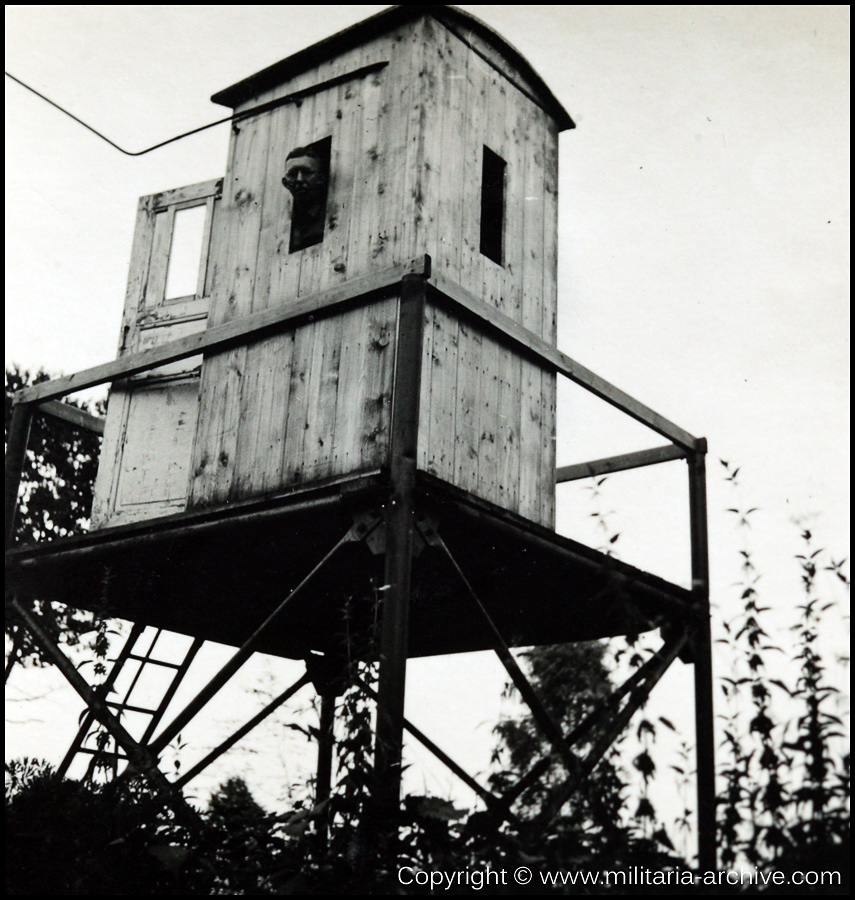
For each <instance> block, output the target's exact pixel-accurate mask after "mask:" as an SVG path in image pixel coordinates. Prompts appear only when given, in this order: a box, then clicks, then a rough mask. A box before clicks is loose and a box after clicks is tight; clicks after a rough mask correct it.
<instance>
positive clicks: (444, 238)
mask: <svg viewBox="0 0 855 900" xmlns="http://www.w3.org/2000/svg"><path fill="white" fill-rule="evenodd" d="M467 62H468V58H467V54H466V53H465V52H464V51H463V49H462V48H461V45H460V43H459V42H458V41H457V40H456V39H455V38H453V37H452V36H451V34H450V33H449V32H448V30H447V29H445V28H443V29H441V31H440V34H439V58H438V61H437V63H436V65H437V67H438V70H439V74H438V76H437V78H438V81H439V87H440V91H441V106H440V108H441V109H442V110H443V115H442V117H441V121H437V122H433V123H431V122H429V123H428V125H429V127H434V128H436V129H437V130H438V131H439V132H440V134H441V144H440V151H441V157H440V166H439V183H438V185H436V187H437V188H438V191H439V195H438V199H437V201H436V209H437V221H438V234H437V240H436V243H435V244H434V245H433V246H431V247H429V251H432V256H433V263H432V264H433V265H436V266H439V267H440V268H441V270H442V271H444V273H445V274H447V275H448V276H449V277H451V278H453V279H454V280H455V281H459V280H460V271H459V270H460V258H461V240H462V235H461V221H462V214H463V204H464V202H465V198H464V191H463V188H462V186H463V184H464V166H465V163H464V154H462V153H461V150H460V135H462V134H465V133H466V97H467V80H466V68H467ZM434 247H437V248H438V251H434V249H433V248H434ZM428 310H430V313H431V318H432V326H431V328H430V333H431V339H430V363H429V365H428V366H426V367H425V368H424V369H423V372H422V379H423V384H425V385H427V387H428V390H429V398H428V400H427V402H426V403H424V404H423V405H422V415H421V423H422V424H421V427H422V431H423V434H424V439H423V440H422V441H421V442H420V454H421V456H422V459H423V460H424V462H423V465H424V466H425V468H426V469H427V470H428V471H429V472H431V473H433V474H435V475H437V476H439V477H440V478H444V479H446V480H448V481H451V482H454V481H455V480H456V468H455V461H454V460H455V445H456V414H457V405H458V404H457V370H458V340H459V329H458V323H457V318H456V317H455V316H453V315H450V314H449V313H448V312H447V311H446V310H444V309H442V308H440V307H438V306H434V305H432V304H429V305H428Z"/></svg>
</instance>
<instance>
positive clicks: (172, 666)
mask: <svg viewBox="0 0 855 900" xmlns="http://www.w3.org/2000/svg"><path fill="white" fill-rule="evenodd" d="M128 659H136V660H138V661H139V662H142V663H145V664H146V665H150V666H163V667H164V668H165V669H180V668H181V666H182V665H183V663H173V662H167V661H166V660H165V659H150V658H149V657H148V656H140V655H139V654H138V653H129V654H128Z"/></svg>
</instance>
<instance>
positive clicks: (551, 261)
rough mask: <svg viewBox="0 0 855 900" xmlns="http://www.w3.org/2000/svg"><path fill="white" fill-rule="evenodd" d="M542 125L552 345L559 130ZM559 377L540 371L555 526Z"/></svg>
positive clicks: (545, 480)
mask: <svg viewBox="0 0 855 900" xmlns="http://www.w3.org/2000/svg"><path fill="white" fill-rule="evenodd" d="M541 120H542V126H541V127H542V129H543V190H544V193H543V201H544V206H543V253H544V260H543V301H542V312H543V332H542V336H543V339H544V340H545V341H548V342H549V343H550V344H552V345H553V346H554V345H555V342H556V338H557V311H558V296H557V289H558V285H557V277H558V134H557V132H556V130H555V123H554V122H553V121H552V120H551V119H550V118H549V117H548V116H546V115H544V114H542V113H541ZM556 382H557V378H556V375H555V373H553V372H542V373H541V390H542V405H543V431H542V435H543V454H542V457H541V478H542V484H541V492H540V493H541V497H542V500H543V505H542V508H541V522H542V523H543V524H544V525H546V526H547V527H549V528H554V527H555V480H554V472H555V466H556V457H557V447H556V437H557V390H556Z"/></svg>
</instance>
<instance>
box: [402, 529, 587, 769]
mask: <svg viewBox="0 0 855 900" xmlns="http://www.w3.org/2000/svg"><path fill="white" fill-rule="evenodd" d="M419 529H420V531H421V532H422V536H423V537H424V540H425V542H426V543H428V544H431V545H433V546H435V547H439V548H440V549H441V550H442V551H443V552H444V553H445V555H446V556H447V557H448V560H449V562H450V563H451V565H452V567H453V568H454V571H455V572H457V574H458V576H459V577H460V580H461V581H462V582H463V584H464V586H465V587H466V591H467V593H468V594H469V596H470V598H471V599H472V601H473V602H474V603H475V605H476V607H477V608H478V610H479V612H480V613H481V615H482V617H483V618H484V621H485V622H486V623H487V627H488V629H489V631H490V633H491V634H492V637H493V649H494V650H495V652H496V655H497V656H498V657H499V660H500V661H501V663H502V665H503V666H504V667H505V671H506V672H507V673H508V675H509V676H510V679H511V681H512V682H513V684H514V687H515V688H516V689H517V690H518V691H519V692H520V696H521V697H522V698H523V700H524V701H525V702H526V704H527V705H528V707H529V709H530V710H531V713H532V715H533V716H534V720H535V722H537V724H538V725H539V726H540V728H541V730H542V731H543V733H544V735H545V736H546V738H547V739H548V740H549V742H550V743H551V744H552V746H553V748H554V749H555V752H556V753H557V754H558V755H559V756H560V757H561V759H562V760H563V761H564V764H565V765H566V766H567V769H568V770H569V771H570V772H575V771H576V770H577V769H578V767H579V760H578V758H577V757H576V754H575V753H574V752H573V750H572V748H571V747H570V745H569V744H568V743H567V741H566V740H565V739H564V734H563V733H562V731H561V726H560V725H559V724H558V722H556V720H555V719H554V717H553V716H552V714H551V713H550V712H549V710H548V709H547V708H546V706H545V705H544V703H543V701H542V700H541V699H540V697H539V696H538V694H537V691H535V689H534V687H533V686H532V684H531V682H530V681H529V680H528V678H526V677H525V674H524V673H523V671H522V669H521V668H520V667H519V663H517V661H516V660H515V659H514V657H513V654H512V653H511V651H510V648H509V647H508V645H507V644H506V643H505V639H504V638H503V637H502V634H501V632H500V631H499V629H498V628H497V627H496V624H495V622H494V621H493V620H492V618H491V617H490V614H489V613H488V612H487V609H486V607H485V606H484V604H483V603H482V602H481V599H480V598H479V597H478V595H477V594H476V593H475V589H474V588H473V587H472V585H471V584H470V582H469V579H468V578H467V577H466V575H465V574H464V572H463V570H462V569H461V568H460V566H459V565H458V563H457V560H456V559H455V558H454V556H453V555H452V553H451V551H450V550H449V549H448V545H447V544H446V543H445V541H444V540H443V539H442V536H441V535H440V534H439V533H438V532H437V531H436V529H435V528H433V526H431V525H429V524H428V523H426V522H424V521H421V522H419Z"/></svg>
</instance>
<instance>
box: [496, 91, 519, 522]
mask: <svg viewBox="0 0 855 900" xmlns="http://www.w3.org/2000/svg"><path fill="white" fill-rule="evenodd" d="M515 100H516V98H515V92H514V91H509V90H507V89H506V92H505V110H504V112H505V116H504V132H503V149H504V152H505V154H506V155H504V157H503V158H504V159H505V160H506V161H507V164H508V173H507V197H506V215H507V226H506V229H507V230H506V238H507V239H506V242H505V260H504V261H505V270H504V271H505V279H504V289H503V295H502V301H503V307H502V309H503V311H504V313H505V314H506V315H508V316H510V318H512V319H513V320H514V321H515V322H519V321H520V318H521V316H522V305H521V297H522V286H521V284H520V276H519V273H520V272H521V271H522V259H523V252H524V251H523V210H524V201H521V198H520V191H519V189H518V185H519V182H520V177H521V173H522V171H523V162H522V156H523V154H522V151H521V149H520V145H521V144H522V142H523V137H522V129H521V128H520V123H519V104H518V103H517V102H515ZM498 367H499V401H498V402H499V410H498V412H499V415H498V429H497V435H496V440H497V445H498V453H499V467H498V472H497V481H498V485H497V487H498V498H497V502H498V503H499V504H500V505H501V506H503V507H504V508H505V509H510V510H513V511H514V512H518V511H519V493H520V492H519V480H520V398H521V379H522V368H521V364H520V357H519V354H517V353H515V352H514V351H513V350H512V349H510V348H508V347H505V346H501V345H500V346H499V353H498Z"/></svg>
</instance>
